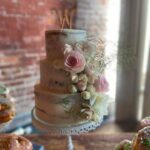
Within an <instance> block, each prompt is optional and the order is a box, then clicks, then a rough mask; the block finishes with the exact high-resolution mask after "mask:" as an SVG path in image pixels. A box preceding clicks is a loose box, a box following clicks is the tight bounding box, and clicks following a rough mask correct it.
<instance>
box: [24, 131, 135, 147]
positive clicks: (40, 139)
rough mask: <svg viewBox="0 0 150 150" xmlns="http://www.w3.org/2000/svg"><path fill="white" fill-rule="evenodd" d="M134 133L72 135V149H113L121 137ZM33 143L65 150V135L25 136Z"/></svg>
mask: <svg viewBox="0 0 150 150" xmlns="http://www.w3.org/2000/svg"><path fill="white" fill-rule="evenodd" d="M133 135H134V133H116V134H115V133H112V134H104V133H102V134H101V133H99V132H92V133H88V134H81V135H73V136H72V139H73V144H74V150H114V149H115V146H116V144H117V143H119V142H120V141H121V140H123V139H132V137H133ZM26 137H27V138H28V139H29V140H31V141H32V142H34V143H38V144H42V145H44V146H45V149H46V150H66V149H67V138H66V136H58V135H47V134H42V135H38V134H35V135H30V136H26Z"/></svg>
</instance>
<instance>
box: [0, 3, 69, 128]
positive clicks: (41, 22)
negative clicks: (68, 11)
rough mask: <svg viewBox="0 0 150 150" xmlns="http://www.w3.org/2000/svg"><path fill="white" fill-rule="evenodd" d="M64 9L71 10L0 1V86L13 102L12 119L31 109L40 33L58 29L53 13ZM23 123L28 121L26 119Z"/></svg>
mask: <svg viewBox="0 0 150 150" xmlns="http://www.w3.org/2000/svg"><path fill="white" fill-rule="evenodd" d="M64 2H65V3H64ZM64 4H67V5H64ZM64 7H72V2H71V3H70V2H69V1H68V2H67V1H62V0H29V1H28V0H1V1H0V83H3V84H4V85H6V86H7V87H9V88H10V92H11V95H12V96H13V97H14V98H15V105H16V110H17V116H16V118H21V117H22V116H23V115H25V114H28V113H29V112H30V110H31V109H32V108H33V105H34V94H33V87H34V85H35V83H36V82H38V80H39V64H38V62H39V60H40V59H42V58H43V57H44V56H45V43H44V33H45V30H46V29H56V28H59V22H58V17H57V15H56V13H55V12H54V11H53V10H54V8H55V9H58V10H62V9H64ZM22 119H23V121H24V122H23V124H24V123H25V120H24V118H22ZM27 120H28V121H29V120H30V119H29V118H28V117H27ZM28 121H27V122H28ZM18 124H19V125H21V124H20V123H18ZM12 126H13V127H15V126H16V124H15V125H14V124H13V125H12Z"/></svg>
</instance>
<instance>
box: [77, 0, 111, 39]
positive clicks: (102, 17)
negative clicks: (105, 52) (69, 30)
mask: <svg viewBox="0 0 150 150" xmlns="http://www.w3.org/2000/svg"><path fill="white" fill-rule="evenodd" d="M110 1H111V0H78V2H77V20H76V23H75V24H76V27H77V28H80V29H84V30H87V31H88V34H89V35H90V36H98V37H100V38H101V39H103V38H105V35H106V30H107V27H106V23H107V21H108V16H107V13H108V6H109V2H110Z"/></svg>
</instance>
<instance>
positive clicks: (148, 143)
mask: <svg viewBox="0 0 150 150" xmlns="http://www.w3.org/2000/svg"><path fill="white" fill-rule="evenodd" d="M142 144H144V145H145V146H146V147H147V148H148V150H150V138H144V139H143V141H142Z"/></svg>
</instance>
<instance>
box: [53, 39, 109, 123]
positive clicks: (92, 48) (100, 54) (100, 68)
mask: <svg viewBox="0 0 150 150" xmlns="http://www.w3.org/2000/svg"><path fill="white" fill-rule="evenodd" d="M63 54H64V60H63V64H62V63H61V62H60V63H59V62H58V60H57V62H56V61H55V63H54V64H55V68H57V69H58V68H62V69H64V70H65V71H67V72H69V74H70V80H71V84H70V86H69V87H68V92H69V93H70V94H76V93H78V94H80V97H81V100H82V102H81V107H80V110H79V112H78V111H77V110H75V112H76V114H77V115H78V116H80V117H83V118H85V119H87V120H94V121H98V120H99V116H103V115H105V114H107V112H106V111H107V104H108V97H107V96H106V94H105V93H106V92H107V91H108V90H109V83H108V81H107V79H106V78H105V76H104V70H105V68H106V66H107V64H108V63H109V62H110V58H106V57H105V56H104V51H103V50H102V49H101V48H100V46H99V42H97V44H95V43H93V42H91V41H82V42H78V43H76V44H74V45H69V44H65V45H64V49H63ZM98 103H101V108H98V106H100V105H99V104H98ZM65 104H66V101H65ZM71 111H72V110H71ZM73 111H74V110H73Z"/></svg>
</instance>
